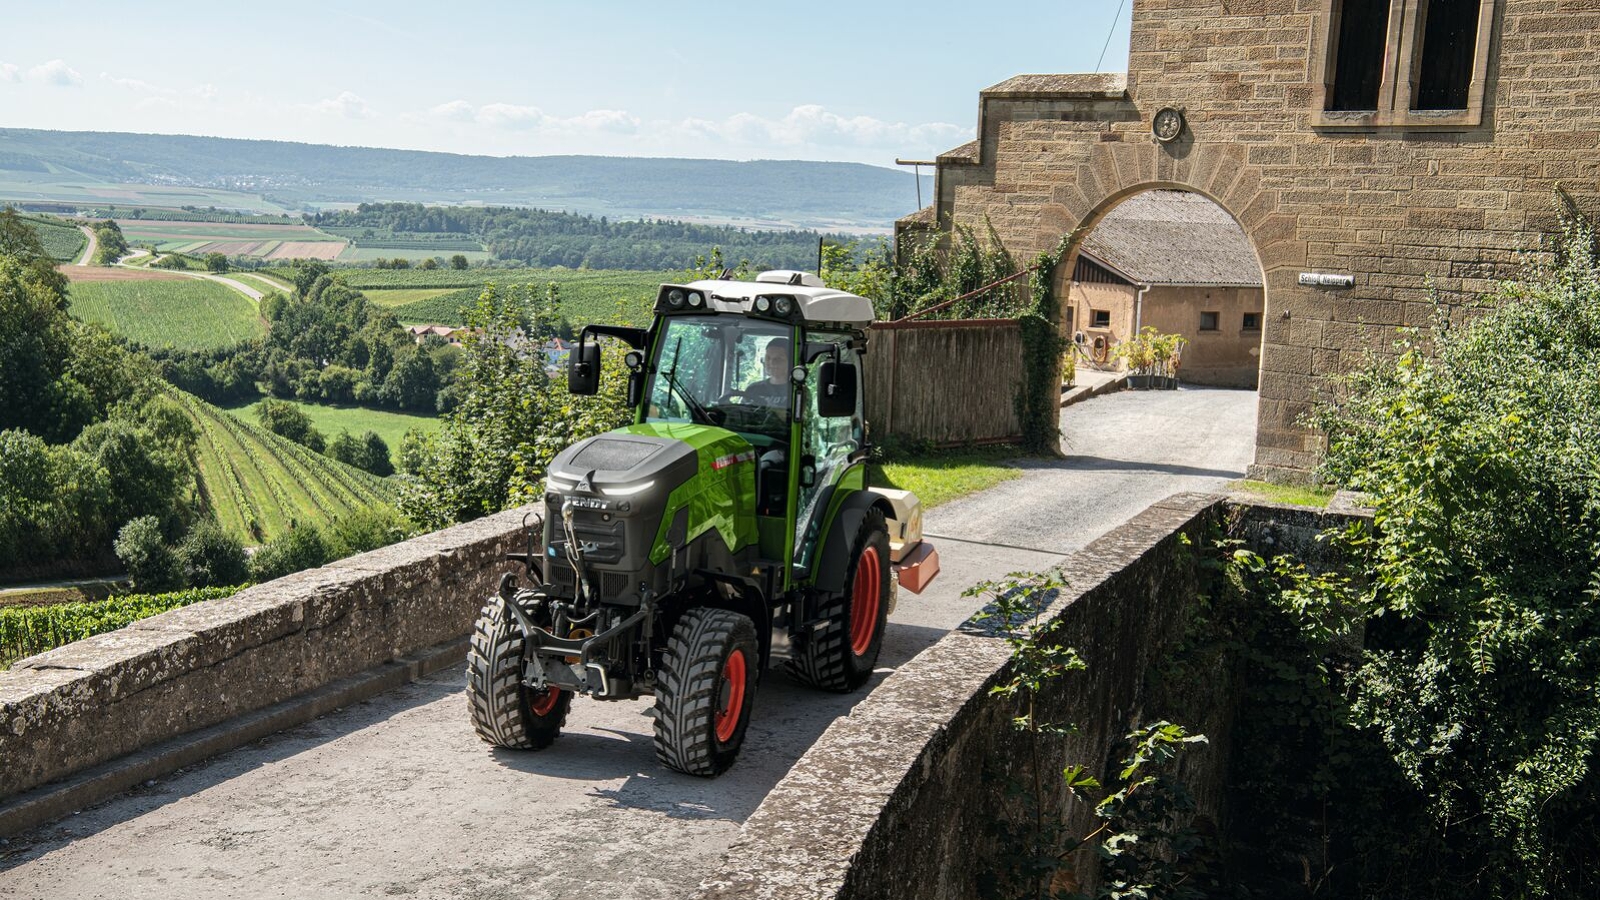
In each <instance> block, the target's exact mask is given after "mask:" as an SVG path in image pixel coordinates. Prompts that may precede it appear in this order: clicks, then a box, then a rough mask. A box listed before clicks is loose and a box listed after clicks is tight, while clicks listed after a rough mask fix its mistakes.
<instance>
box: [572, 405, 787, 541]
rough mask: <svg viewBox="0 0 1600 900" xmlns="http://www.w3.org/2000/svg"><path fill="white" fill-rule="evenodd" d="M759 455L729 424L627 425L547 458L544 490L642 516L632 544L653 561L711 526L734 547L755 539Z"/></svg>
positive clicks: (593, 507) (594, 509)
mask: <svg viewBox="0 0 1600 900" xmlns="http://www.w3.org/2000/svg"><path fill="white" fill-rule="evenodd" d="M755 460H756V453H755V448H753V447H752V446H751V445H750V442H749V441H747V440H745V439H744V438H742V437H740V436H739V435H737V434H735V433H733V432H731V431H728V430H727V429H725V428H715V427H712V426H709V425H694V424H687V423H658V422H652V423H646V424H642V425H630V426H628V427H627V428H619V429H617V430H616V431H609V432H606V433H605V434H602V435H597V436H595V437H592V438H589V439H588V440H585V441H579V442H578V443H576V444H573V445H572V446H571V447H568V448H567V449H565V450H563V451H562V452H561V454H560V455H558V456H557V457H556V458H555V460H554V461H552V462H551V463H550V468H549V474H548V478H547V479H546V487H547V488H548V489H549V492H550V494H549V495H547V497H554V498H556V499H555V500H554V502H555V503H557V504H558V505H559V504H560V503H562V502H569V503H571V504H572V505H573V506H576V507H577V508H578V509H581V510H585V511H587V514H589V515H598V516H603V517H604V518H603V519H602V521H610V520H611V517H613V516H615V517H616V518H617V520H618V521H619V523H620V521H621V520H627V521H628V522H635V523H637V524H638V526H639V527H640V528H641V529H642V532H643V533H641V534H639V535H636V541H635V542H634V543H633V544H632V546H636V547H637V546H640V544H639V543H638V541H642V545H643V547H648V548H649V559H650V561H651V562H653V563H656V564H660V563H661V562H662V560H664V559H665V558H666V557H667V556H668V555H669V554H670V553H671V551H672V549H673V548H675V547H682V546H684V545H685V544H686V543H687V542H690V541H694V540H696V539H697V538H698V537H699V536H701V535H702V534H705V533H706V532H709V531H713V530H714V531H716V532H718V533H719V534H720V536H721V539H722V541H723V543H724V544H725V545H726V547H727V549H728V550H729V551H737V550H739V549H740V548H742V547H745V546H747V545H749V544H751V543H754V542H755V540H756V526H755V470H756V465H755ZM561 498H568V499H566V500H565V501H563V500H562V499H561ZM557 508H558V507H552V510H551V514H552V515H555V514H556V510H557ZM607 527H611V526H607ZM628 527H630V528H632V527H633V526H632V525H630V526H628ZM549 537H551V536H547V538H549ZM632 553H633V551H631V550H630V551H629V558H636V557H633V555H632Z"/></svg>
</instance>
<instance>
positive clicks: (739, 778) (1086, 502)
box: [0, 390, 1256, 900]
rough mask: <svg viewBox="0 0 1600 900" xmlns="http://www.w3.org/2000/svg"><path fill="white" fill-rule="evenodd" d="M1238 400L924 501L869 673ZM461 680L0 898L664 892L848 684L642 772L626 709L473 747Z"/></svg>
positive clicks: (690, 868)
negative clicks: (930, 553) (707, 766)
mask: <svg viewBox="0 0 1600 900" xmlns="http://www.w3.org/2000/svg"><path fill="white" fill-rule="evenodd" d="M1255 409H1256V395H1255V394H1254V393H1252V392H1244V391H1221V390H1184V391H1177V392H1152V393H1145V392H1139V393H1120V394H1111V395H1108V396H1105V397H1099V398H1095V399H1093V400H1089V401H1086V402H1083V403H1080V404H1077V405H1075V406H1073V407H1070V408H1068V409H1067V410H1066V411H1065V413H1064V415H1063V420H1064V421H1063V430H1064V432H1065V434H1066V435H1067V450H1068V453H1069V455H1068V456H1067V458H1066V459H1064V460H1059V461H1048V462H1046V461H1038V462H1033V463H1030V464H1029V465H1028V467H1027V469H1028V471H1027V473H1026V474H1025V475H1024V476H1023V477H1022V478H1020V479H1017V480H1015V481H1012V482H1008V483H1006V484H1004V485H1000V486H999V487H996V488H993V489H991V490H989V491H985V492H983V493H982V494H979V495H975V496H972V497H969V498H967V499H965V500H960V501H956V502H953V503H950V504H948V505H946V506H944V507H941V508H939V509H937V510H934V511H932V512H931V513H930V514H929V516H928V518H927V521H926V523H925V524H926V529H927V531H928V532H930V533H934V534H938V535H941V536H942V537H941V538H940V539H939V540H938V541H937V544H938V547H939V552H940V556H941V559H942V562H943V569H944V571H943V573H942V575H941V576H940V578H939V579H938V581H936V582H935V583H934V585H933V586H932V587H931V588H930V589H929V590H928V592H927V593H925V594H924V595H923V596H921V597H912V596H911V595H909V594H905V595H902V598H901V603H900V607H899V610H898V612H897V613H896V615H895V617H894V622H895V624H894V626H893V627H892V628H891V629H890V632H889V634H888V635H886V637H885V642H884V651H883V657H882V660H881V662H880V670H879V674H878V676H877V678H879V679H881V678H882V677H883V676H884V675H886V674H887V673H888V672H890V671H892V670H893V668H894V667H896V666H898V665H900V664H902V663H903V662H905V661H906V660H908V659H910V658H911V657H912V656H914V655H916V653H918V652H919V651H920V650H922V649H923V648H924V647H926V646H928V645H929V644H931V643H933V642H934V641H936V640H937V639H938V638H939V637H940V636H941V635H943V634H944V633H945V632H946V631H947V630H949V629H950V628H952V627H954V626H955V625H957V624H958V623H960V622H961V621H962V620H963V619H965V618H966V617H967V615H969V614H970V613H971V611H972V610H973V609H974V608H975V605H976V604H975V603H974V602H973V601H972V600H970V599H967V598H963V597H961V596H960V594H961V591H962V589H963V588H965V587H966V586H967V585H969V584H971V583H973V582H976V581H980V580H984V579H987V578H992V577H998V576H1001V575H1004V574H1005V573H1007V572H1010V571H1015V570H1020V569H1037V568H1042V567H1045V566H1048V565H1049V564H1050V563H1051V562H1052V561H1054V560H1056V559H1058V558H1059V557H1060V556H1061V555H1063V554H1065V553H1067V552H1070V551H1072V550H1074V549H1077V548H1079V547H1082V546H1083V545H1084V544H1087V543H1088V542H1089V541H1091V540H1093V539H1094V538H1095V537H1097V536H1098V535H1100V534H1103V533H1105V532H1106V531H1108V530H1110V529H1111V528H1113V527H1115V526H1116V525H1118V524H1120V523H1121V522H1123V521H1125V520H1126V519H1127V518H1128V517H1130V516H1131V515H1133V514H1134V513H1136V512H1138V511H1139V510H1141V509H1143V508H1145V507H1146V506H1148V505H1149V504H1150V503H1153V502H1155V501H1156V500H1159V499H1161V498H1163V497H1165V496H1167V495H1168V494H1171V493H1173V492H1175V491H1187V490H1214V489H1216V488H1218V487H1220V486H1221V485H1222V484H1224V483H1225V482H1226V481H1227V480H1229V479H1232V478H1238V477H1241V476H1242V475H1243V473H1244V469H1245V466H1246V465H1247V464H1248V463H1249V462H1250V460H1251V454H1252V452H1253V446H1254V439H1255ZM463 683H464V682H463V678H462V675H461V673H460V671H458V670H450V671H448V672H445V673H441V674H439V675H437V676H434V677H432V678H428V679H424V680H423V681H419V682H417V683H415V684H411V685H408V686H406V687H404V688H400V689H398V690H395V691H391V692H389V693H387V694H384V695H381V696H379V697H376V698H374V699H373V700H371V701H368V702H365V703H361V704H358V705H356V706H354V707H351V708H348V709H345V710H341V711H339V712H336V713H334V714H332V715H329V716H327V717H325V718H323V719H319V720H317V721H315V722H312V723H309V724H307V725H304V726H301V727H299V728H295V729H291V730H289V731H286V732H283V733H281V734H278V735H274V736H273V737H271V738H267V739H265V740H263V741H260V742H258V743H256V744H252V745H250V746H247V747H243V748H240V749H238V750H235V751H233V752H231V753H227V754H224V755H222V756H220V757H217V758H215V759H212V760H210V761H208V762H206V763H204V764H201V765H199V766H196V767H195V768H193V769H191V770H188V771H183V772H179V773H175V774H173V775H171V776H169V777H166V778H162V779H159V780H157V781H155V782H151V783H149V784H148V785H146V786H145V787H144V788H143V789H141V790H139V791H136V792H133V793H130V794H126V795H123V796H121V797H118V798H116V799H113V800H111V801H108V802H107V803H105V804H102V805H101V806H99V807H96V808H94V809H90V810H86V811H84V812H83V813H82V814H80V815H75V816H72V817H69V818H68V819H66V820H64V821H62V822H59V823H57V824H55V825H53V826H49V827H47V828H44V829H41V830H40V831H38V832H36V833H34V834H32V835H29V836H26V837H24V838H21V839H17V840H13V841H12V842H11V843H10V845H8V846H0V897H28V898H66V897H72V898H94V897H107V898H113V897H116V898H121V897H155V896H160V897H168V898H174V900H182V898H208V900H209V898H229V897H367V896H392V895H400V896H408V897H416V898H454V897H463V896H472V897H479V898H501V897H530V898H544V897H579V896H581V897H586V898H592V900H610V898H657V897H661V898H665V897H682V896H685V895H687V894H689V893H692V891H693V889H694V887H695V886H696V885H697V884H698V883H699V881H700V878H701V877H702V876H703V875H704V874H705V873H707V872H708V871H710V870H711V869H712V868H713V867H714V866H715V864H716V862H717V860H718V858H719V857H720V855H721V853H722V852H723V850H724V848H726V847H727V845H728V844H729V842H730V841H731V840H732V839H733V837H734V836H735V834H736V833H737V831H738V828H739V825H740V824H741V823H742V822H743V821H744V820H745V818H746V817H747V816H749V814H750V813H751V812H752V811H753V810H754V809H755V807H756V806H757V805H758V804H759V803H760V802H761V800H762V798H763V797H765V796H766V794H767V792H768V791H769V790H771V788H772V786H773V785H774V784H775V783H776V782H777V781H778V779H779V778H781V777H782V776H783V774H784V773H785V772H787V771H788V769H789V767H790V766H791V765H793V763H794V761H795V760H797V759H798V758H799V757H800V755H801V754H803V753H804V752H805V751H806V749H807V748H808V747H809V746H810V745H811V744H812V742H814V741H815V740H816V738H817V736H818V735H820V734H821V733H822V731H823V730H824V729H826V728H827V726H828V724H829V723H831V722H832V721H833V720H834V719H835V718H836V717H838V716H841V715H846V714H848V713H849V711H850V708H851V707H852V706H853V705H854V703H855V702H856V701H857V700H859V699H860V697H861V695H860V694H853V695H849V696H839V695H833V694H820V693H817V692H814V691H810V690H806V689H804V688H801V687H799V686H797V685H795V684H794V683H793V682H791V681H790V680H789V679H788V678H786V677H785V676H784V675H783V674H782V673H781V672H768V673H766V674H765V676H764V677H763V680H762V683H761V689H760V693H759V696H758V697H757V698H756V708H755V715H754V719H753V721H752V722H751V726H750V730H749V733H748V737H747V740H746V744H745V747H744V750H743V753H742V754H741V756H740V759H739V762H738V764H737V765H735V766H734V767H733V769H732V770H730V771H729V772H728V773H726V774H725V775H723V776H722V777H720V778H717V779H715V780H703V779H698V778H690V777H688V776H684V775H679V774H677V773H674V772H669V771H667V770H665V769H663V768H661V767H660V766H658V765H657V764H656V762H655V759H654V757H653V755H652V753H651V749H650V737H649V734H650V723H649V720H648V719H647V718H645V715H644V713H645V710H646V709H647V708H648V704H647V702H645V701H638V702H630V703H598V702H594V701H580V702H578V703H575V704H574V705H573V712H572V717H571V719H570V721H569V726H568V731H567V733H565V734H564V735H563V736H562V737H561V739H560V740H559V741H557V742H556V745H555V746H554V747H553V748H551V749H550V750H548V751H544V752H541V753H532V754H524V753H512V752H507V751H502V750H491V749H490V748H488V747H487V746H485V745H484V744H482V743H480V742H479V741H478V739H477V737H476V736H475V735H474V734H473V732H472V727H471V725H470V723H469V722H468V719H467V709H466V703H465V700H464V698H463V697H462V687H463ZM874 683H875V682H874Z"/></svg>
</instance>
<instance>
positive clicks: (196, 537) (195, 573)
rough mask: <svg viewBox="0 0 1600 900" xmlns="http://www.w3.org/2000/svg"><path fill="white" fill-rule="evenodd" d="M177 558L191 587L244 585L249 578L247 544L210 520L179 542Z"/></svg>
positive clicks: (192, 530)
mask: <svg viewBox="0 0 1600 900" xmlns="http://www.w3.org/2000/svg"><path fill="white" fill-rule="evenodd" d="M178 561H179V563H180V564H181V565H182V567H183V575H184V579H185V580H186V581H187V582H188V584H189V586H190V587H213V586H216V585H224V584H243V583H244V582H246V581H248V580H249V577H250V558H249V556H247V555H246V554H245V552H244V543H243V542H241V541H240V540H239V539H238V538H237V537H235V536H234V535H232V534H229V533H228V532H227V531H225V530H223V528H222V526H221V525H218V524H217V523H216V522H215V521H213V520H211V519H202V520H200V521H199V522H196V523H195V525H194V527H193V528H191V529H189V533H188V534H187V535H186V536H185V537H184V539H183V542H182V543H180V544H179V545H178Z"/></svg>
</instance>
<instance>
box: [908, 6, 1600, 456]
mask: <svg viewBox="0 0 1600 900" xmlns="http://www.w3.org/2000/svg"><path fill="white" fill-rule="evenodd" d="M1333 5H1334V4H1331V3H1329V2H1328V0H1248V2H1237V0H1135V3H1134V7H1133V27H1132V35H1131V53H1130V57H1129V64H1128V68H1129V71H1128V73H1127V75H1126V76H1110V75H1083V76H1060V75H1048V76H1019V77H1017V78H1013V79H1011V80H1009V81H1007V82H1004V83H1002V84H1000V85H997V86H995V87H993V88H990V89H988V90H985V91H983V92H982V93H981V94H980V98H979V114H978V139H977V140H976V141H974V142H972V143H971V144H968V145H966V146H965V147H962V148H958V149H957V150H955V151H951V152H950V153H947V154H945V155H943V156H941V157H940V158H939V165H938V168H937V174H936V190H935V193H936V200H935V204H934V208H933V210H932V211H931V212H932V214H933V217H937V219H938V220H939V221H940V222H949V221H956V222H963V223H969V224H974V225H977V224H980V223H981V222H982V221H983V219H984V218H988V220H989V221H990V222H992V223H993V225H994V226H995V228H996V230H997V231H998V233H999V234H1000V236H1001V238H1002V240H1004V242H1005V243H1006V245H1007V247H1008V248H1009V249H1011V250H1012V252H1013V253H1015V254H1016V256H1017V258H1018V259H1027V258H1030V257H1031V255H1032V254H1034V253H1037V252H1039V251H1043V250H1048V249H1051V248H1053V247H1054V246H1055V245H1056V243H1057V241H1058V240H1060V239H1061V237H1062V236H1063V235H1069V234H1072V233H1074V232H1079V233H1086V232H1087V230H1088V229H1089V228H1091V227H1092V226H1093V225H1094V224H1095V223H1096V222H1097V221H1098V220H1099V219H1100V218H1101V217H1102V216H1104V215H1105V213H1106V212H1107V211H1108V210H1110V209H1111V208H1113V207H1114V206H1115V205H1116V204H1117V203H1118V202H1120V201H1121V200H1122V199H1124V198H1126V197H1128V196H1131V195H1133V194H1135V193H1138V192H1140V191H1144V190H1147V189H1151V188H1177V189H1184V190H1192V191H1198V192H1200V193H1202V194H1205V195H1206V196H1208V197H1210V198H1211V199H1213V200H1215V201H1216V202H1217V203H1219V204H1220V205H1221V206H1222V207H1223V208H1224V209H1226V210H1228V212H1229V213H1231V214H1232V215H1233V216H1234V218H1235V219H1237V220H1238V221H1239V223H1240V224H1241V225H1242V226H1243V227H1244V229H1245V232H1246V234H1247V235H1248V236H1249V238H1250V240H1251V242H1252V244H1253V245H1254V247H1255V250H1256V253H1257V255H1258V257H1259V259H1260V262H1261V267H1262V270H1263V274H1264V276H1265V284H1266V316H1265V321H1264V323H1263V326H1264V329H1263V335H1262V337H1263V342H1262V355H1261V384H1260V390H1261V404H1260V420H1259V428H1258V431H1257V451H1256V465H1257V469H1258V472H1259V473H1261V474H1265V475H1274V476H1278V477H1288V478H1293V477H1297V476H1303V474H1304V472H1305V471H1306V470H1307V469H1308V467H1310V466H1311V465H1312V464H1313V463H1314V461H1315V455H1316V451H1317V450H1318V448H1319V445H1318V443H1317V438H1316V437H1315V436H1314V435H1312V434H1310V433H1308V432H1307V431H1306V430H1305V429H1303V428H1302V427H1301V426H1300V425H1299V424H1298V422H1297V420H1298V419H1299V417H1300V415H1301V414H1302V413H1303V412H1305V411H1306V409H1307V408H1308V405H1309V404H1310V403H1312V402H1313V401H1314V400H1315V399H1316V398H1317V397H1318V396H1319V391H1321V390H1323V389H1324V386H1325V380H1324V376H1326V375H1328V374H1331V373H1335V372H1339V371H1342V370H1344V369H1346V368H1348V367H1350V366H1352V365H1354V364H1356V363H1357V361H1358V360H1359V359H1360V358H1361V355H1362V354H1363V353H1364V352H1365V351H1367V350H1376V351H1379V352H1383V351H1387V350H1388V349H1389V347H1390V346H1391V345H1392V342H1393V340H1394V329H1395V327H1396V326H1400V325H1407V324H1423V323H1425V322H1426V321H1427V319H1428V317H1429V315H1430V309H1431V306H1430V302H1431V298H1432V297H1433V296H1434V295H1435V293H1437V295H1438V296H1439V297H1441V298H1442V299H1444V300H1445V301H1447V302H1450V303H1456V304H1470V303H1474V302H1476V298H1477V297H1478V296H1479V295H1481V294H1483V293H1484V292H1487V291H1491V290H1493V288H1494V287H1495V285H1496V282H1497V280H1498V279H1503V278H1506V277H1508V276H1513V275H1515V274H1517V273H1518V272H1519V271H1520V270H1521V267H1522V266H1523V265H1524V263H1525V262H1526V261H1527V259H1528V257H1529V255H1530V254H1536V253H1537V252H1539V251H1541V250H1542V249H1543V245H1542V243H1541V238H1542V235H1544V234H1547V233H1549V232H1550V231H1551V230H1552V229H1553V227H1554V226H1555V223H1556V202H1557V200H1556V193H1557V187H1558V186H1559V187H1560V188H1561V189H1562V190H1563V191H1565V192H1566V194H1567V195H1568V196H1570V197H1571V198H1572V200H1573V202H1575V203H1576V205H1577V206H1578V207H1580V208H1583V209H1589V210H1592V209H1594V208H1596V206H1597V204H1596V200H1597V198H1600V153H1597V152H1596V150H1597V148H1600V5H1597V4H1596V3H1595V2H1594V0H1500V2H1498V3H1489V4H1487V6H1486V9H1487V15H1488V16H1489V20H1490V23H1491V28H1490V30H1489V32H1488V34H1487V37H1488V43H1487V59H1488V66H1487V78H1486V81H1485V82H1484V86H1485V91H1484V94H1483V105H1482V114H1481V121H1480V122H1479V123H1478V124H1474V125H1459V124H1458V125H1428V124H1418V121H1419V119H1421V118H1424V117H1419V116H1416V115H1412V116H1410V117H1409V122H1410V124H1403V125H1374V124H1365V125H1363V124H1361V123H1360V122H1359V121H1357V120H1354V119H1352V120H1351V121H1354V122H1356V124H1328V123H1329V122H1330V120H1335V119H1336V117H1333V116H1329V115H1324V114H1322V113H1321V112H1320V98H1321V96H1322V93H1321V91H1322V85H1323V81H1324V79H1325V60H1324V54H1323V51H1322V44H1323V41H1324V39H1325V34H1326V30H1327V24H1328V19H1329V15H1330V9H1331V7H1332V6H1333ZM1413 5H1414V4H1407V5H1406V6H1405V7H1404V8H1406V9H1409V8H1410V7H1411V6H1413ZM1399 6H1400V4H1399V3H1397V7H1399ZM1163 107H1176V108H1179V109H1181V110H1183V111H1184V114H1185V117H1186V120H1187V127H1186V129H1185V131H1184V133H1183V135H1182V136H1181V137H1180V138H1179V139H1178V140H1176V141H1174V142H1172V143H1169V144H1162V143H1158V142H1156V141H1155V140H1154V139H1153V138H1152V137H1151V133H1150V128H1151V120H1152V117H1153V116H1154V114H1155V113H1156V111H1157V110H1160V109H1161V108H1163ZM1460 118H1461V117H1456V119H1457V120H1459V119H1460ZM1398 120H1400V121H1407V117H1405V116H1401V117H1399V119H1398ZM1438 120H1439V121H1446V120H1447V119H1446V118H1444V117H1439V119H1438ZM1371 121H1378V119H1372V120H1371ZM929 218H930V216H928V215H926V214H925V215H924V216H922V217H921V218H920V219H913V220H907V221H906V222H905V223H904V224H903V227H920V225H919V222H925V221H926V220H927V219H929ZM1072 271H1073V266H1072V265H1071V261H1070V260H1069V262H1068V264H1064V265H1061V266H1060V267H1059V268H1058V269H1057V272H1058V277H1066V276H1067V274H1068V273H1071V272H1072ZM1301 272H1328V273H1342V274H1350V275H1353V276H1354V279H1355V283H1354V286H1353V287H1350V288H1342V289H1341V288H1320V287H1304V286H1301V285H1300V284H1299V283H1298V277H1297V276H1298V275H1299V273H1301Z"/></svg>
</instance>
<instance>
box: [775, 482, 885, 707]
mask: <svg viewBox="0 0 1600 900" xmlns="http://www.w3.org/2000/svg"><path fill="white" fill-rule="evenodd" d="M889 575H890V572H889V529H888V527H887V526H886V525H885V524H884V521H883V513H882V512H879V511H878V510H876V509H869V510H867V515H866V517H865V518H863V519H862V520H861V529H860V531H858V532H856V539H855V541H854V543H852V544H851V545H850V568H849V569H848V570H846V572H845V579H844V583H845V592H844V593H843V594H840V595H839V596H837V597H833V598H831V599H829V600H828V601H827V602H826V603H825V604H824V606H823V610H822V615H821V616H820V618H821V620H822V625H821V627H820V628H818V629H817V630H816V631H813V632H812V633H811V635H810V636H809V638H808V639H807V640H806V641H805V642H804V643H803V644H801V645H799V646H797V647H796V648H795V650H794V652H793V654H792V655H791V656H790V658H789V663H788V669H789V674H790V675H792V676H794V677H795V678H797V679H799V680H800V681H803V682H805V683H806V684H809V685H812V686H813V687H819V688H822V689H823V690H827V691H838V692H841V693H843V692H846V691H853V690H855V689H856V688H858V687H860V686H861V685H863V684H865V683H866V681H867V679H869V678H871V677H872V670H873V668H874V667H876V666H877V664H878V653H879V652H880V651H882V650H883V632H884V630H885V629H886V628H887V627H888V624H889V603H890V598H891V597H892V596H893V595H892V594H891V593H890V591H891V590H892V589H893V585H892V584H891V583H890V580H889Z"/></svg>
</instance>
